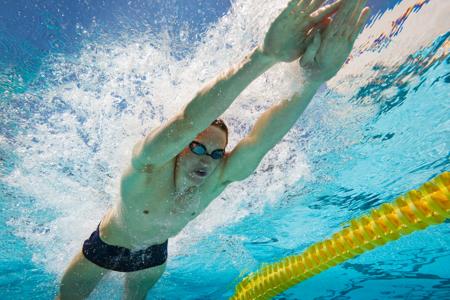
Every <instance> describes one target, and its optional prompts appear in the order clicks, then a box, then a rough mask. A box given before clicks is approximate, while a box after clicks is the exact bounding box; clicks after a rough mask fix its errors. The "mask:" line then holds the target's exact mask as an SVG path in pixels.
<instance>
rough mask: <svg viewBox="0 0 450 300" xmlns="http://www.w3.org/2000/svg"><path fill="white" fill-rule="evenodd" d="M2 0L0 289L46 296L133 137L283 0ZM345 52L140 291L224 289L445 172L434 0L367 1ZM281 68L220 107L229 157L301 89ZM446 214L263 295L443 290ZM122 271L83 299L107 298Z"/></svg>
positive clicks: (240, 48)
mask: <svg viewBox="0 0 450 300" xmlns="http://www.w3.org/2000/svg"><path fill="white" fill-rule="evenodd" d="M278 2H279V1H265V2H261V1H241V0H236V1H233V2H232V3H230V2H228V1H217V2H216V1H214V2H212V1H197V2H196V4H193V2H191V1H174V0H173V1H166V2H162V1H161V2H160V1H155V2H152V3H150V2H144V1H129V2H123V3H122V2H118V1H117V2H116V1H111V2H109V3H106V2H98V3H95V4H88V3H87V2H84V1H73V2H69V1H59V2H58V3H56V2H54V1H47V2H45V3H43V2H39V1H35V3H34V2H32V1H31V2H30V1H17V2H12V1H6V3H5V4H4V5H5V6H4V7H5V9H4V10H3V12H2V13H0V17H1V18H0V28H1V29H0V92H1V93H0V95H1V101H0V114H1V118H0V122H1V127H0V174H1V181H0V199H1V201H0V208H1V213H0V228H1V230H0V233H1V241H2V243H1V246H0V270H1V272H0V299H52V298H53V297H54V296H55V295H56V292H57V289H58V284H59V281H60V278H61V276H62V273H63V271H64V269H65V268H66V266H67V264H68V262H69V261H70V259H71V258H72V256H73V255H74V254H75V253H76V252H77V251H78V250H79V248H80V247H81V243H82V241H83V240H84V239H86V238H87V237H88V236H89V234H90V233H91V232H92V231H93V230H94V229H95V227H96V225H97V223H98V221H99V220H100V218H101V217H102V216H103V214H104V213H105V212H106V210H107V209H108V208H109V207H110V206H111V205H112V203H113V202H114V201H116V200H117V199H118V196H119V190H118V182H119V179H120V174H121V172H122V170H123V169H124V168H125V167H126V166H127V164H128V163H129V159H130V155H131V146H132V145H134V143H135V142H136V141H137V140H138V139H139V138H142V137H143V136H144V134H145V133H147V132H148V131H149V130H150V129H151V128H153V127H155V126H158V125H159V124H161V122H163V121H165V120H167V119H168V118H169V117H171V116H172V115H173V114H175V113H176V112H177V111H178V110H179V108H180V107H182V106H183V105H184V104H186V103H187V101H189V100H190V99H191V98H192V96H193V95H194V94H195V92H196V91H197V90H198V89H199V88H201V86H202V85H203V84H205V83H206V82H208V81H209V80H211V79H212V78H214V77H215V76H216V75H217V74H218V73H219V72H221V71H223V70H225V69H227V68H229V67H230V66H232V65H233V64H234V63H237V62H239V61H240V60H241V59H242V58H243V57H244V55H245V54H246V53H248V52H249V51H251V49H252V48H253V47H255V46H256V45H257V44H258V43H259V42H260V41H261V40H262V38H263V36H264V33H265V32H266V30H267V27H268V25H269V24H270V21H271V20H273V18H274V17H275V16H276V15H277V13H278V12H279V11H280V9H281V8H283V7H284V5H285V2H286V1H281V2H280V3H278ZM368 4H369V5H370V6H372V8H373V13H372V14H373V15H372V16H371V19H370V21H369V23H368V24H367V26H366V28H365V29H364V30H363V32H362V33H361V35H360V37H359V38H358V40H357V41H356V43H355V47H354V50H353V52H352V54H351V57H350V59H349V60H348V62H347V63H346V64H345V65H344V66H343V68H342V70H341V71H340V72H339V73H338V74H337V76H336V77H334V78H333V79H332V80H330V81H329V82H327V84H326V85H324V86H322V87H321V88H320V90H319V92H318V94H317V95H316V96H315V97H314V99H313V101H312V102H311V104H310V105H309V107H308V109H307V110H306V111H305V113H304V114H303V115H302V116H301V118H300V119H299V121H298V122H297V124H296V125H295V127H294V128H293V129H292V130H291V131H290V132H289V133H288V134H287V135H286V137H285V138H284V139H283V141H282V142H280V144H279V145H277V146H276V147H275V148H274V149H273V150H272V151H271V152H270V153H268V155H267V156H266V157H265V158H264V160H263V161H262V162H261V165H260V166H259V168H258V169H257V170H256V172H255V174H253V175H252V176H251V177H250V178H248V179H247V180H245V181H242V182H238V183H233V184H232V185H231V186H230V187H229V188H228V189H227V190H226V191H225V192H224V193H223V194H221V195H220V197H218V198H217V199H216V200H215V201H214V202H212V203H211V205H210V206H209V207H208V208H207V209H206V210H205V211H204V212H203V213H202V214H201V215H200V216H199V217H198V218H197V219H196V220H194V221H193V222H191V223H189V225H188V226H187V227H186V228H185V230H183V231H182V232H181V233H180V234H179V235H178V236H176V237H174V238H173V239H170V241H169V259H168V265H167V270H166V272H165V274H164V275H163V277H162V278H161V280H160V281H159V282H158V283H157V284H156V286H155V287H154V288H153V289H152V290H151V291H150V293H149V295H148V299H227V298H229V297H230V296H231V295H232V294H233V290H234V287H235V285H236V284H237V283H238V282H239V281H240V280H241V279H242V278H243V277H244V276H245V275H246V274H248V273H249V272H252V271H255V270H257V269H258V268H259V267H260V266H261V264H262V263H265V262H267V263H270V262H274V261H278V260H280V259H281V258H282V257H284V256H287V255H292V254H296V253H301V252H302V251H303V250H304V249H306V248H307V247H308V246H310V245H311V244H313V243H315V242H318V241H321V240H323V239H326V238H328V237H330V236H331V235H332V234H333V233H334V232H336V231H338V230H340V229H341V228H342V226H343V224H344V223H345V222H346V221H348V220H351V219H352V218H355V217H358V216H360V215H362V214H364V213H365V212H367V211H368V210H370V209H371V208H375V207H377V206H379V205H381V204H382V203H385V202H390V201H392V200H394V199H395V198H396V197H397V196H399V195H401V194H403V193H405V192H407V191H409V190H411V189H414V188H417V187H419V186H420V185H421V184H422V183H424V182H425V181H428V180H430V179H431V178H433V177H435V176H436V175H438V174H440V173H442V172H444V171H449V170H450V168H449V166H450V151H449V149H450V100H449V99H450V89H449V83H450V73H449V70H450V69H449V62H450V60H449V49H450V31H449V28H450V20H449V18H448V15H449V13H450V2H447V1H438V0H429V1H412V0H404V1H368ZM299 74H300V73H299V68H298V66H297V64H296V63H295V62H294V63H292V64H280V65H277V66H275V67H274V68H273V69H271V70H270V71H268V72H267V73H265V74H264V75H263V76H261V77H260V78H259V79H257V80H256V81H255V82H254V83H252V85H251V86H249V87H248V88H247V89H246V90H245V91H244V92H243V93H242V94H241V95H240V96H239V98H238V99H237V100H236V101H235V103H234V104H233V105H232V106H231V107H230V109H229V110H228V111H227V112H226V113H225V115H224V119H225V121H226V122H227V124H228V126H229V128H230V145H229V149H228V150H230V149H232V147H233V146H234V145H236V143H237V142H238V141H239V140H240V139H241V138H243V137H244V136H245V135H246V134H247V133H248V131H249V130H250V129H251V126H252V124H254V122H255V120H256V119H257V117H258V116H259V115H260V114H261V113H262V112H263V111H264V110H265V109H267V108H268V107H270V105H271V104H273V103H275V102H276V101H279V100H281V99H283V98H284V97H287V96H289V95H290V94H291V93H292V89H293V88H295V87H296V86H298V85H299V84H301V76H300V75H299ZM449 266H450V227H449V222H448V221H447V222H445V223H444V224H441V225H438V226H431V227H429V228H427V229H426V230H423V231H420V232H416V233H414V234H412V235H410V236H407V237H403V238H401V239H399V240H397V241H394V242H391V243H389V244H387V245H385V246H383V247H380V248H377V249H375V250H373V251H370V252H367V253H365V254H363V255H361V256H359V257H356V258H355V259H352V260H349V261H347V262H345V263H342V264H340V265H338V266H336V267H334V268H331V269H329V270H327V271H325V272H323V273H321V274H319V275H317V276H315V277H313V278H311V279H309V280H307V281H305V282H303V283H301V284H299V285H297V286H295V287H293V288H291V289H289V290H287V291H286V292H285V293H283V294H281V295H279V296H277V297H276V299H450V268H449ZM122 280H123V274H120V273H112V274H110V275H108V276H107V277H106V278H105V279H104V280H103V281H102V282H101V283H100V285H99V286H98V288H97V289H96V290H95V291H94V292H93V294H92V295H91V297H90V299H120V297H121V295H122V291H123V286H122Z"/></svg>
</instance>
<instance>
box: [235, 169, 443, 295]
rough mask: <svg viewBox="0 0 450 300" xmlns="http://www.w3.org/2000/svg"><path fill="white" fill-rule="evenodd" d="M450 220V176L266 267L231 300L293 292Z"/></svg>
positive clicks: (240, 285)
mask: <svg viewBox="0 0 450 300" xmlns="http://www.w3.org/2000/svg"><path fill="white" fill-rule="evenodd" d="M448 218H450V172H444V173H442V174H440V175H439V176H437V177H435V178H434V179H432V180H431V181H429V182H427V183H425V184H424V185H422V186H421V187H420V188H419V189H417V190H412V191H410V192H408V193H407V194H406V195H403V196H400V197H398V198H397V199H396V200H395V201H394V202H392V203H385V204H383V205H381V206H380V207H379V208H376V209H373V210H371V211H370V212H369V213H368V214H366V215H364V216H362V217H359V218H356V219H353V220H352V221H350V222H349V224H350V226H349V227H347V228H345V229H343V230H341V231H339V232H337V233H335V234H334V235H333V236H332V237H331V238H330V239H328V240H325V241H322V242H319V243H316V244H314V245H312V246H311V247H309V248H308V249H306V251H305V252H303V253H302V254H299V255H293V256H288V257H285V258H283V259H282V260H281V261H279V262H276V263H272V264H269V265H265V266H264V267H262V268H261V269H260V270H258V271H256V272H255V273H251V274H250V275H248V276H247V277H245V278H244V279H243V280H242V281H241V282H240V283H239V284H238V285H237V286H236V289H235V294H234V295H233V296H232V297H231V298H230V299H231V300H247V299H251V300H254V299H270V298H272V297H274V296H276V295H278V294H280V293H282V292H283V291H285V290H287V289H288V288H290V287H292V286H294V285H296V284H298V283H300V282H302V281H304V280H306V279H308V278H310V277H312V276H314V275H316V274H319V273H320V272H322V271H324V270H326V269H328V268H331V267H333V266H335V265H337V264H340V263H342V262H344V261H346V260H348V259H350V258H353V257H355V256H357V255H360V254H361V253H364V252H366V251H369V250H372V249H374V248H375V247H378V246H381V245H384V244H386V243H387V242H390V241H393V240H397V239H398V238H399V237H401V236H403V235H407V234H410V233H412V232H414V231H417V230H422V229H425V228H427V227H428V226H430V225H435V224H440V223H443V222H444V221H445V220H446V219H448Z"/></svg>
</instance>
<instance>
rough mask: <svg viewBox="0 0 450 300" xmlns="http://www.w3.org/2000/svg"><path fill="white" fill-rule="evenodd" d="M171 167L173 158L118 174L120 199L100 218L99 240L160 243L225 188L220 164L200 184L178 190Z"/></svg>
mask: <svg viewBox="0 0 450 300" xmlns="http://www.w3.org/2000/svg"><path fill="white" fill-rule="evenodd" d="M174 167H175V159H173V160H171V161H169V162H168V163H166V164H165V165H163V166H161V167H158V169H148V170H146V171H137V170H135V169H134V168H133V167H131V166H130V167H129V168H127V170H126V171H125V173H124V174H123V175H122V178H121V187H120V194H121V199H120V201H118V202H116V203H115V205H114V206H113V207H112V208H111V209H110V210H109V211H108V213H107V214H106V216H105V217H104V218H103V219H102V222H101V226H100V237H101V238H102V240H104V241H105V242H106V243H108V244H111V245H117V246H122V247H127V248H130V249H140V248H145V247H148V246H150V245H153V244H161V243H163V242H165V241H166V240H167V239H168V238H169V237H172V236H175V235H176V234H178V233H179V232H180V231H181V230H182V229H183V228H184V227H185V226H186V224H187V223H188V222H189V221H191V220H193V219H194V218H195V217H197V216H198V215H199V214H200V213H201V212H202V211H203V210H204V209H205V208H206V207H207V206H208V204H209V203H210V202H211V200H213V199H214V198H216V197H217V196H218V195H219V194H220V193H221V192H222V191H223V190H224V189H225V185H223V184H219V178H218V177H219V176H218V174H219V170H220V169H221V166H219V167H218V168H217V169H216V170H215V172H213V173H212V174H211V175H210V176H209V177H208V178H207V179H206V180H205V182H204V183H203V184H202V185H200V186H198V187H191V188H189V189H188V190H187V191H185V192H183V193H181V194H177V193H176V190H175V182H174Z"/></svg>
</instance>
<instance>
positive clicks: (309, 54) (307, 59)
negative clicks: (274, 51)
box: [300, 31, 320, 66]
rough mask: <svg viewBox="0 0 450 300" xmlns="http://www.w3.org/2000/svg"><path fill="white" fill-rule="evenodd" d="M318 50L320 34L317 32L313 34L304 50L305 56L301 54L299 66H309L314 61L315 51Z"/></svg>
mask: <svg viewBox="0 0 450 300" xmlns="http://www.w3.org/2000/svg"><path fill="white" fill-rule="evenodd" d="M319 48H320V32H319V31H317V32H316V33H315V34H314V38H313V41H312V43H311V44H309V46H308V48H306V51H305V54H303V56H302V58H301V59H300V65H301V66H306V65H309V64H311V63H312V62H313V61H314V57H316V54H317V51H318V50H319Z"/></svg>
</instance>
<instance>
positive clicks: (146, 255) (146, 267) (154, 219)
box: [57, 0, 369, 300]
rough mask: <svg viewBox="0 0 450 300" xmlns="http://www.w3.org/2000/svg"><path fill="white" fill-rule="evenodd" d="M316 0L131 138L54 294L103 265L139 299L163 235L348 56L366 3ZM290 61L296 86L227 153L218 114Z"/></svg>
mask: <svg viewBox="0 0 450 300" xmlns="http://www.w3.org/2000/svg"><path fill="white" fill-rule="evenodd" d="M324 2H325V1H324V0H293V1H290V2H289V3H288V5H287V7H286V8H285V9H284V10H283V11H282V12H281V14H280V15H279V16H278V17H277V18H276V19H275V21H274V22H273V23H272V24H271V25H270V28H269V30H268V32H267V34H266V36H265V38H264V42H263V43H262V45H261V46H259V47H257V48H256V49H255V50H254V51H253V52H252V53H250V54H249V55H248V56H247V57H246V58H245V59H244V60H243V61H242V62H241V63H240V64H239V65H237V66H236V67H234V68H232V69H230V70H228V71H227V72H225V73H224V74H223V75H222V76H219V77H218V78H216V79H215V80H214V81H213V82H211V83H210V84H208V85H206V86H205V87H204V88H203V89H202V90H200V91H199V92H198V93H197V94H196V96H195V97H194V98H193V99H192V100H191V101H190V102H189V103H188V104H187V105H186V106H185V107H184V108H183V109H182V110H181V111H180V112H179V113H178V114H177V115H175V116H173V117H172V118H171V119H170V120H168V121H167V122H166V123H165V124H163V125H162V126H160V127H158V128H156V129H154V130H153V131H151V132H150V133H148V135H147V136H146V137H144V138H143V139H142V140H141V141H139V142H137V143H136V145H134V147H133V151H132V158H131V160H130V162H129V166H128V168H127V169H126V171H125V172H124V173H123V174H122V177H121V185H120V196H121V197H120V199H119V201H117V202H115V203H114V205H113V207H112V208H111V209H110V210H109V211H108V212H107V213H106V215H105V216H104V217H103V218H102V220H101V222H100V223H99V225H98V227H97V229H96V230H95V231H94V232H93V233H92V234H91V235H90V237H88V238H87V239H86V240H85V242H84V243H83V247H80V248H82V249H80V251H79V253H78V254H77V255H76V256H75V257H74V258H73V259H72V261H71V262H70V264H69V266H68V268H67V269H66V271H65V272H64V274H63V277H62V281H61V285H60V290H59V295H58V296H57V299H61V300H74V299H85V298H86V297H88V295H89V294H90V293H91V291H92V290H93V289H94V288H95V286H96V285H97V283H98V282H99V281H100V279H101V278H102V277H103V276H104V275H105V274H107V273H108V272H111V271H118V272H125V288H124V295H123V299H145V297H146V295H147V293H148V291H149V290H150V288H151V287H152V286H153V285H154V284H155V283H156V282H157V281H158V279H159V278H160V277H161V275H162V274H163V272H164V270H165V268H166V259H167V255H168V252H167V241H168V239H169V238H170V237H173V236H175V235H177V234H178V233H179V232H180V231H181V230H182V229H183V228H184V227H185V226H186V224H187V223H189V222H190V221H191V220H193V219H195V218H196V217H197V216H198V215H199V214H200V213H201V212H202V211H203V210H204V209H205V208H206V207H207V206H208V205H209V204H210V203H211V201H213V200H214V199H215V198H217V196H219V195H220V194H221V193H222V191H223V190H224V189H225V188H226V187H227V186H228V185H229V184H231V183H232V182H235V181H240V180H244V179H246V178H247V177H249V176H250V175H251V174H252V173H253V172H254V171H255V169H256V168H257V167H258V165H259V163H260V161H261V159H262V158H263V157H264V155H265V154H266V153H267V152H268V151H270V149H272V148H273V147H274V146H275V145H276V144H277V143H278V142H279V141H280V140H281V139H282V138H283V136H284V135H285V134H286V133H287V132H288V131H289V130H290V128H291V127H292V126H294V124H295V122H296V121H297V119H298V118H299V117H300V115H301V114H302V113H303V111H304V110H305V108H306V107H307V105H308V104H309V102H310V101H311V99H312V97H313V96H314V94H315V93H316V91H317V89H318V88H319V86H320V85H321V84H323V83H324V82H325V81H327V80H329V79H330V78H332V77H333V76H334V75H335V74H336V73H337V72H338V70H339V69H340V68H341V66H342V65H343V63H344V62H345V60H346V59H347V57H348V55H349V53H350V51H351V49H352V47H353V43H354V41H355V39H356V37H357V35H358V33H359V32H360V30H361V28H362V27H363V25H364V23H365V21H366V19H367V17H368V15H369V9H368V8H367V7H364V6H365V3H366V1H365V0H337V1H336V2H334V3H333V4H330V5H327V6H323V7H321V6H322V4H323V3H324ZM295 60H299V63H300V66H301V68H302V69H303V72H304V73H305V81H304V82H302V83H301V89H300V91H298V92H296V93H295V94H294V95H293V96H292V97H291V98H290V99H284V100H282V101H280V102H279V103H277V104H275V105H273V106H272V107H271V108H269V109H268V110H267V111H266V112H264V113H263V114H262V115H261V116H260V118H259V119H258V120H257V121H256V123H255V125H254V127H253V128H252V130H251V132H250V133H249V134H248V135H247V136H246V137H245V138H244V139H242V140H241V141H240V142H239V143H238V144H237V145H236V147H235V148H234V149H233V150H232V151H231V152H226V151H225V147H226V146H227V142H228V129H227V126H226V125H225V123H224V122H223V121H222V120H221V119H219V117H220V115H221V114H222V113H223V112H224V111H225V110H226V109H227V108H228V107H229V106H230V105H231V104H232V103H233V101H234V100H235V99H236V97H237V96H238V95H239V94H240V93H241V92H242V91H243V90H244V89H245V88H246V87H247V86H248V85H249V84H250V83H251V82H252V81H253V80H255V79H256V78H257V77H258V76H260V75H261V74H262V73H264V72H265V71H266V70H268V69H269V68H271V67H272V66H273V65H275V64H277V63H279V62H292V61H295ZM299 85H300V83H299Z"/></svg>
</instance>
